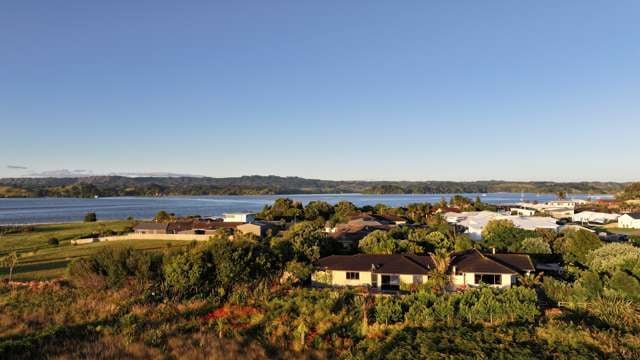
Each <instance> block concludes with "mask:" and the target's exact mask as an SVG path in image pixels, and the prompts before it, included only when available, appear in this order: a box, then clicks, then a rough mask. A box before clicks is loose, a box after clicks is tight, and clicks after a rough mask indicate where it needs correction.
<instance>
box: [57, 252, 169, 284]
mask: <svg viewBox="0 0 640 360" xmlns="http://www.w3.org/2000/svg"><path fill="white" fill-rule="evenodd" d="M161 260H162V258H161V257H160V256H159V255H155V254H149V253H144V252H142V251H136V250H133V249H132V248H128V247H126V248H121V247H114V248H105V249H102V250H100V252H98V253H97V254H95V255H93V256H91V257H89V258H85V259H79V260H75V261H73V262H72V263H71V264H69V267H68V268H67V275H68V276H69V278H70V279H71V280H73V281H74V282H76V284H85V285H88V286H99V285H100V284H101V283H102V284H104V286H106V287H110V288H117V287H120V286H122V285H123V284H124V281H125V280H126V279H127V278H134V279H135V280H137V281H139V282H147V281H153V280H157V279H158V278H159V276H160V263H161Z"/></svg>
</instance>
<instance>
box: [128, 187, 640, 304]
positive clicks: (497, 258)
mask: <svg viewBox="0 0 640 360" xmlns="http://www.w3.org/2000/svg"><path fill="white" fill-rule="evenodd" d="M584 204H585V201H584V200H556V201H550V202H547V203H544V204H537V203H525V202H521V203H518V204H515V205H513V206H502V207H500V208H499V211H497V212H493V211H470V212H460V211H458V210H457V209H452V208H448V209H444V211H443V212H442V213H441V214H442V217H443V218H444V220H445V221H446V222H447V223H449V224H451V225H455V226H457V227H458V228H461V229H464V232H465V233H466V234H468V235H469V237H470V238H471V239H473V240H476V241H478V240H481V239H482V230H483V229H484V227H485V226H486V225H487V224H488V223H489V222H490V221H492V220H501V219H506V220H509V221H511V222H512V223H513V224H514V226H516V227H518V228H521V229H526V230H536V229H552V230H554V231H559V232H562V231H564V230H565V229H585V230H588V231H593V230H591V229H590V228H589V226H591V225H603V224H608V223H615V222H617V224H618V227H620V228H634V229H640V213H627V214H623V215H620V214H614V213H604V212H597V211H589V210H587V211H580V212H576V206H577V205H584ZM559 220H564V221H565V222H566V221H567V220H568V221H570V222H571V223H572V224H564V225H560V224H563V222H562V221H559ZM406 224H407V219H405V218H402V217H399V216H394V215H379V214H369V213H359V214H355V215H353V216H351V217H350V218H348V219H347V220H346V221H345V222H343V223H339V224H330V223H327V225H326V226H325V229H324V230H325V233H326V234H327V236H329V237H331V238H333V239H334V240H335V241H337V242H339V243H340V244H342V246H343V248H344V249H346V250H349V249H351V250H353V249H356V248H357V246H358V242H359V241H360V240H361V239H363V238H364V237H365V236H367V235H368V234H370V233H371V232H373V231H376V230H384V231H388V230H390V229H392V228H393V227H396V226H400V225H406ZM285 226H286V224H284V223H282V222H274V221H261V220H257V219H256V214H255V213H229V214H224V215H223V217H222V218H192V219H180V220H175V221H171V222H167V223H160V222H145V223H140V224H138V225H136V226H135V227H134V232H136V233H140V234H195V235H208V234H214V233H217V232H218V231H220V229H232V230H234V231H236V232H238V233H241V234H253V235H255V236H256V237H260V238H262V237H266V236H270V235H275V234H277V233H278V232H280V231H282V230H284V228H285ZM412 226H413V225H412ZM434 269H435V261H434V258H433V256H432V255H403V254H394V255H371V254H356V255H332V256H328V257H325V258H322V259H320V260H319V261H318V262H317V264H316V271H315V272H314V273H313V274H312V284H313V285H314V286H337V287H340V286H353V287H366V288H369V289H374V290H381V291H386V290H392V291H396V290H399V289H400V286H401V284H406V285H409V286H411V285H420V284H424V283H426V282H427V281H429V277H430V276H432V274H433V273H434ZM535 271H536V268H535V267H534V264H533V262H532V260H531V258H530V257H529V256H528V255H526V254H506V253H496V252H495V250H494V251H493V252H492V253H483V252H481V251H479V250H476V249H472V250H466V251H462V252H457V253H453V254H452V255H451V257H450V259H449V265H448V268H447V269H446V273H445V276H447V277H449V282H448V283H449V284H450V285H449V286H450V287H451V289H452V290H458V289H464V288H467V287H474V286H479V285H480V284H484V285H488V286H492V287H499V288H505V287H510V286H512V285H513V284H515V283H516V282H517V279H518V277H519V276H523V275H528V274H531V273H534V272H535Z"/></svg>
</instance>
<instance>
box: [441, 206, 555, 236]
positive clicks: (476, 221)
mask: <svg viewBox="0 0 640 360" xmlns="http://www.w3.org/2000/svg"><path fill="white" fill-rule="evenodd" d="M445 220H446V221H447V222H449V223H450V224H455V225H459V226H462V227H464V228H466V229H467V230H466V232H465V233H467V234H468V235H469V237H470V238H471V239H472V240H476V241H479V240H482V230H484V227H485V226H486V225H487V224H488V223H489V221H491V220H509V221H511V222H512V223H513V225H514V226H515V227H518V228H521V229H525V230H536V229H552V230H556V231H557V230H558V224H557V223H556V219H554V218H551V217H544V216H517V215H501V214H499V213H496V212H493V211H469V212H462V213H447V214H445Z"/></svg>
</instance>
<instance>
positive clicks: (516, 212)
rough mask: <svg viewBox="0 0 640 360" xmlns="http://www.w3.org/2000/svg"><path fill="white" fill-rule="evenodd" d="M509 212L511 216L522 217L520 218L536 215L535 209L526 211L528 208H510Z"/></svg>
mask: <svg viewBox="0 0 640 360" xmlns="http://www.w3.org/2000/svg"><path fill="white" fill-rule="evenodd" d="M509 212H510V213H511V215H520V216H533V215H535V214H536V210H535V209H526V208H510V209H509Z"/></svg>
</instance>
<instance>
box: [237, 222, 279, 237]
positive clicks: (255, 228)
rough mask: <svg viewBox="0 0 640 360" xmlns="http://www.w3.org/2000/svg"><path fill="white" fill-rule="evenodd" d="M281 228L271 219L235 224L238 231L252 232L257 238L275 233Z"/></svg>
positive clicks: (242, 232) (243, 232)
mask: <svg viewBox="0 0 640 360" xmlns="http://www.w3.org/2000/svg"><path fill="white" fill-rule="evenodd" d="M281 228H282V227H281V226H280V223H277V222H273V221H254V222H251V223H246V224H241V225H238V226H236V230H238V232H239V233H241V234H244V235H247V234H253V235H255V236H257V237H259V238H264V237H267V236H272V235H276V234H277V233H278V231H280V230H281Z"/></svg>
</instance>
